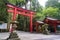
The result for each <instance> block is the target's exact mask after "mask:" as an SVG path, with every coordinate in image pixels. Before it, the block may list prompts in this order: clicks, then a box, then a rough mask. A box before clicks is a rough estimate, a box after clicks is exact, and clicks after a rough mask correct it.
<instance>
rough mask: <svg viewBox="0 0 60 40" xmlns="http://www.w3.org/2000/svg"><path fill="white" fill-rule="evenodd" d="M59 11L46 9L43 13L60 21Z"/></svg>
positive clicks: (50, 8)
mask: <svg viewBox="0 0 60 40" xmlns="http://www.w3.org/2000/svg"><path fill="white" fill-rule="evenodd" d="M58 11H59V9H58V8H53V7H49V8H46V9H44V10H43V13H44V15H46V16H50V17H53V18H57V19H60V18H58V17H60V15H59V12H58Z"/></svg>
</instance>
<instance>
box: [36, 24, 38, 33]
mask: <svg viewBox="0 0 60 40" xmlns="http://www.w3.org/2000/svg"><path fill="white" fill-rule="evenodd" d="M36 32H38V23H36Z"/></svg>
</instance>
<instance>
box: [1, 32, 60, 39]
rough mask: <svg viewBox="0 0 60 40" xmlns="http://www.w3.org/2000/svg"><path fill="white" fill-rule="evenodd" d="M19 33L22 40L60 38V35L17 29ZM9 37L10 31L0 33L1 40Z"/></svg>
mask: <svg viewBox="0 0 60 40" xmlns="http://www.w3.org/2000/svg"><path fill="white" fill-rule="evenodd" d="M17 34H18V36H19V38H21V40H60V35H44V34H41V33H30V32H23V31H17ZM7 37H9V33H6V32H5V33H0V40H4V39H6V38H7Z"/></svg>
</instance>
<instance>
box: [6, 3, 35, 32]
mask: <svg viewBox="0 0 60 40" xmlns="http://www.w3.org/2000/svg"><path fill="white" fill-rule="evenodd" d="M7 7H8V8H13V10H7V11H8V12H12V13H13V19H12V20H13V21H15V19H16V15H17V14H21V15H24V16H29V17H30V32H32V31H33V27H32V25H33V24H32V17H33V14H34V12H33V11H30V10H25V9H23V8H19V7H16V6H15V5H12V4H8V3H7ZM26 13H29V14H26Z"/></svg>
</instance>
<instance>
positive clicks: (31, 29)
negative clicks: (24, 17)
mask: <svg viewBox="0 0 60 40" xmlns="http://www.w3.org/2000/svg"><path fill="white" fill-rule="evenodd" d="M32 25H33V24H32V12H30V32H32V31H33V27H32Z"/></svg>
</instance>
